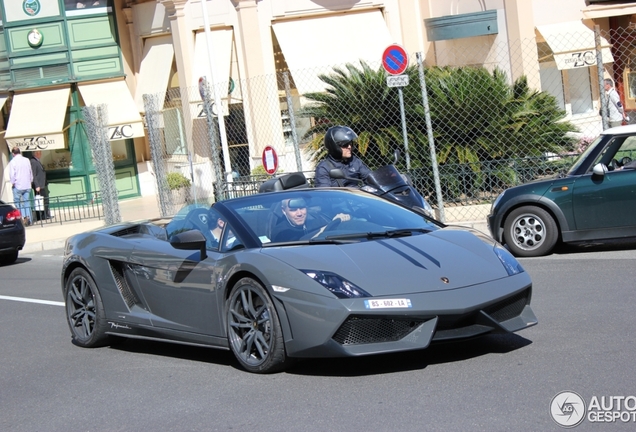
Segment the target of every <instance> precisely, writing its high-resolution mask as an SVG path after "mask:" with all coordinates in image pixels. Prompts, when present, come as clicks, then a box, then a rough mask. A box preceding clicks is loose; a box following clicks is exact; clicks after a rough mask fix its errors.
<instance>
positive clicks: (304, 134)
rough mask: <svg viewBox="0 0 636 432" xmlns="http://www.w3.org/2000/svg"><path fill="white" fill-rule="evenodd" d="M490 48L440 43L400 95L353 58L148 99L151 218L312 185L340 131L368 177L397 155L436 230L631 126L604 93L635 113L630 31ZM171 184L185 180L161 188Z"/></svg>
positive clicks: (374, 66) (479, 214)
mask: <svg viewBox="0 0 636 432" xmlns="http://www.w3.org/2000/svg"><path fill="white" fill-rule="evenodd" d="M581 25H582V24H581ZM634 34H635V35H636V33H634ZM497 40H498V39H496V38H495V37H494V36H493V37H490V36H485V37H480V38H473V39H472V40H471V41H469V42H466V41H462V40H454V41H443V42H437V43H436V46H435V57H434V59H432V58H431V59H428V61H427V60H426V59H423V57H422V56H421V55H420V54H419V53H416V54H415V55H413V56H412V61H411V63H410V66H409V67H408V68H407V70H406V72H405V73H404V76H406V77H408V78H405V79H408V85H406V86H398V87H392V86H389V85H388V83H387V73H386V72H385V70H384V68H383V67H382V64H381V61H380V59H376V60H375V61H371V60H358V59H352V62H351V63H348V64H342V65H326V66H322V67H317V68H313V69H303V70H289V69H287V68H286V66H285V65H284V64H283V66H282V67H281V68H280V72H278V73H277V74H276V75H272V76H261V77H256V78H252V79H250V80H244V81H241V82H233V81H232V82H217V83H215V84H208V83H205V82H202V83H200V85H199V86H198V87H195V88H188V89H181V90H179V89H170V90H169V91H167V92H165V93H160V94H156V95H145V96H144V103H145V109H146V123H147V126H148V134H149V135H148V136H149V138H150V145H151V155H152V158H153V162H154V164H155V174H156V176H157V186H158V194H159V199H160V206H161V209H162V210H161V211H162V213H164V215H168V214H171V213H173V212H174V211H175V210H176V209H177V208H178V207H179V205H180V203H181V202H183V201H186V202H194V201H197V200H207V199H209V198H213V199H215V200H219V199H225V198H229V197H234V196H240V195H245V194H252V193H256V192H257V191H258V185H259V184H260V183H262V182H263V181H265V180H266V179H268V178H269V176H270V175H271V173H272V172H273V171H274V169H276V174H282V173H288V172H296V171H302V172H304V173H305V174H306V176H307V177H309V178H310V180H311V177H312V176H313V170H314V167H315V165H316V164H317V162H318V161H320V160H321V159H322V158H323V157H324V156H325V154H326V152H325V151H324V149H323V146H322V140H323V136H324V132H325V131H326V130H327V129H328V128H329V127H330V126H333V125H339V124H343V125H347V126H349V127H351V128H352V129H353V130H354V131H355V132H356V133H357V134H358V137H359V138H358V143H357V146H356V148H355V153H356V154H357V156H359V157H360V158H361V159H362V160H363V161H364V162H365V163H366V164H367V165H368V166H369V167H370V168H371V169H377V168H379V167H381V166H383V165H386V164H389V163H392V160H393V154H394V152H395V150H399V151H400V153H401V157H400V159H399V160H398V161H397V167H398V169H399V170H401V171H402V172H404V173H407V174H409V176H410V178H411V179H412V181H413V184H414V186H415V187H416V188H417V189H418V190H419V191H420V192H421V193H422V194H423V195H424V196H425V197H426V198H427V200H428V201H429V203H430V204H431V205H432V206H433V207H434V208H436V209H437V211H438V214H440V215H442V216H441V217H442V218H443V219H447V218H446V216H444V214H445V213H444V210H445V209H452V210H453V211H450V212H447V213H448V215H449V216H448V220H447V221H452V220H460V221H461V220H476V219H483V217H484V216H485V213H487V210H484V209H487V208H488V207H489V204H490V202H491V201H492V200H493V199H494V198H495V197H496V196H497V195H498V194H499V193H500V192H501V191H503V190H504V189H505V188H508V187H511V186H514V185H518V184H521V183H524V182H528V181H531V180H534V179H537V178H542V177H545V176H552V175H556V174H558V173H559V172H562V171H564V170H565V169H567V167H568V166H569V165H570V164H571V163H572V161H573V159H574V158H575V157H576V156H577V155H578V154H579V153H580V152H581V151H582V150H584V149H585V148H586V146H587V145H589V144H590V143H591V141H592V140H593V139H594V138H595V137H596V136H597V135H598V134H599V133H600V132H602V131H603V130H604V129H606V128H607V127H610V126H614V125H616V124H622V123H625V122H626V121H627V122H633V121H636V118H633V120H628V117H626V119H624V118H623V117H622V116H621V118H617V117H616V115H615V112H614V111H613V110H612V106H611V104H612V99H611V97H610V98H608V97H607V95H608V94H609V93H611V91H612V90H611V89H610V90H607V89H606V86H605V79H607V78H609V79H610V80H611V81H610V82H611V83H612V85H615V87H616V89H617V90H618V92H619V93H620V95H622V96H621V99H620V100H621V102H622V107H623V108H625V114H629V110H630V109H636V102H635V100H636V99H635V98H636V74H633V73H632V72H631V70H630V67H631V64H632V62H633V61H636V57H634V60H632V57H633V54H632V52H633V51H634V48H633V47H634V46H636V41H634V42H632V29H622V30H620V31H614V32H612V33H606V34H604V33H602V32H600V31H599V30H598V28H596V30H594V31H593V30H591V29H589V28H587V27H585V28H583V27H580V26H575V27H568V26H562V27H561V29H560V31H559V29H555V28H549V26H545V27H540V28H539V30H538V32H537V39H532V40H527V41H509V42H506V43H503V44H500V43H498V42H496V41H497ZM416 58H417V59H418V61H415V59H416ZM432 64H435V66H432ZM402 81H403V82H404V79H403V80H402ZM215 91H216V93H215ZM218 94H220V95H221V97H220V99H221V100H222V103H221V105H222V106H221V107H217V105H218V99H217V97H216V96H217V95H218ZM220 113H221V114H222V118H223V120H224V121H223V128H220V127H219V122H218V115H219V114H220ZM632 117H636V116H632ZM266 147H269V148H272V149H274V152H273V153H271V154H269V155H268V157H264V153H265V152H264V150H265V149H266ZM170 173H179V174H181V175H182V176H183V177H185V179H186V180H187V181H185V182H181V183H179V184H180V185H181V186H179V187H177V186H175V185H172V183H169V182H168V175H170ZM173 176H174V175H173ZM175 190H180V193H179V194H177V193H176V192H175ZM184 190H185V191H184Z"/></svg>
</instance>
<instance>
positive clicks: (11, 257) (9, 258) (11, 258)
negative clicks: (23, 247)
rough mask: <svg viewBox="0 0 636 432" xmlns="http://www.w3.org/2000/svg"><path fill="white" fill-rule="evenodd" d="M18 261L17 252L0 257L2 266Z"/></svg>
mask: <svg viewBox="0 0 636 432" xmlns="http://www.w3.org/2000/svg"><path fill="white" fill-rule="evenodd" d="M17 260H18V251H13V252H9V253H7V254H3V255H0V263H1V264H3V265H8V264H13V263H14V262H16V261H17Z"/></svg>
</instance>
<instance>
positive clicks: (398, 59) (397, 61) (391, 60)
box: [382, 44, 411, 170]
mask: <svg viewBox="0 0 636 432" xmlns="http://www.w3.org/2000/svg"><path fill="white" fill-rule="evenodd" d="M408 66H409V55H408V53H407V52H406V50H405V49H404V48H402V46H400V45H397V44H393V45H389V46H388V47H386V49H385V50H384V52H383V53H382V67H384V70H385V71H387V72H388V73H389V74H390V75H391V76H388V77H386V85H387V86H388V87H397V89H398V95H399V96H400V117H401V119H402V139H403V141H404V151H405V152H406V169H407V170H410V169H411V156H410V154H409V141H408V135H407V133H406V115H405V114H404V95H403V94H402V87H404V86H407V85H408V84H409V76H408V75H402V74H403V73H404V71H406V68H407V67H408Z"/></svg>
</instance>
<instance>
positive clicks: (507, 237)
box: [503, 206, 559, 257]
mask: <svg viewBox="0 0 636 432" xmlns="http://www.w3.org/2000/svg"><path fill="white" fill-rule="evenodd" d="M503 235H504V242H505V243H506V245H507V246H508V248H509V249H510V251H511V252H512V253H513V254H514V255H515V256H518V257H537V256H542V255H547V254H549V253H550V252H552V249H553V248H554V246H555V245H556V242H557V240H558V238H559V233H558V230H557V225H556V222H555V221H554V219H553V218H552V216H550V214H549V213H548V212H547V211H545V210H543V209H541V208H539V207H534V206H526V207H519V208H518V209H515V210H513V211H512V212H510V214H509V215H508V217H507V218H506V221H505V223H504V233H503Z"/></svg>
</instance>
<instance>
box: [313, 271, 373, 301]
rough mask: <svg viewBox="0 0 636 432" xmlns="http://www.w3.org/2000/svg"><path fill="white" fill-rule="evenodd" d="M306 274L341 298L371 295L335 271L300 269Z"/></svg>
mask: <svg viewBox="0 0 636 432" xmlns="http://www.w3.org/2000/svg"><path fill="white" fill-rule="evenodd" d="M301 272H303V273H305V274H306V275H307V276H309V277H310V278H312V279H313V280H315V281H316V282H318V283H319V284H320V285H322V286H324V287H325V288H327V289H328V290H329V291H331V292H332V293H333V294H334V295H335V296H336V297H338V298H341V299H348V298H360V297H372V296H371V294H369V293H368V292H366V291H365V290H363V289H362V288H360V287H359V286H356V285H355V284H353V283H351V282H349V281H348V280H346V279H345V278H343V277H342V276H338V275H337V274H335V273H331V272H326V271H316V270H301Z"/></svg>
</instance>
